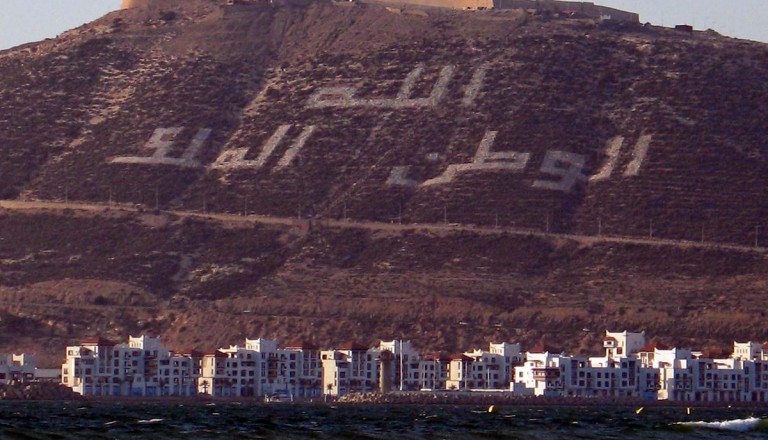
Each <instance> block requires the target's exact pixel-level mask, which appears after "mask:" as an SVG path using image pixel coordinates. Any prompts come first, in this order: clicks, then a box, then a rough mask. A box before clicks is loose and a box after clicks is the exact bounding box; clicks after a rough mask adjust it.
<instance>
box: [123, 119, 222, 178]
mask: <svg viewBox="0 0 768 440" xmlns="http://www.w3.org/2000/svg"><path fill="white" fill-rule="evenodd" d="M183 131H184V127H172V128H158V129H157V130H155V132H154V133H153V134H152V137H151V138H150V139H149V141H148V142H147V144H146V145H145V148H147V149H150V150H155V153H154V154H153V155H152V156H149V157H131V156H129V157H116V158H114V159H112V161H111V163H131V164H142V165H172V166H177V167H182V168H199V167H201V166H202V164H201V163H200V161H199V160H198V159H197V156H198V154H199V153H200V150H202V149H203V145H205V141H207V140H208V137H209V136H210V135H211V131H212V130H211V129H210V128H202V129H200V130H198V132H197V133H196V134H195V136H194V137H193V138H192V142H191V143H190V144H189V146H188V147H187V148H186V150H184V153H182V155H181V157H170V156H168V154H169V153H170V152H171V148H172V147H173V145H174V144H175V143H176V138H177V137H178V135H179V134H181V132H183Z"/></svg>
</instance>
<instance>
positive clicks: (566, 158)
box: [532, 151, 587, 192]
mask: <svg viewBox="0 0 768 440" xmlns="http://www.w3.org/2000/svg"><path fill="white" fill-rule="evenodd" d="M585 163H586V159H585V157H584V156H583V155H581V154H576V153H570V152H567V151H547V155H546V156H545V157H544V163H542V165H541V172H542V173H546V174H552V175H554V176H559V177H560V180H536V181H534V182H533V185H532V186H533V187H534V188H539V189H548V190H552V191H563V192H568V191H570V190H571V189H573V187H574V186H575V185H576V184H577V183H578V182H580V181H584V180H587V176H585V175H584V173H583V172H582V171H583V170H584V164H585ZM562 165H566V166H565V167H563V166H562Z"/></svg>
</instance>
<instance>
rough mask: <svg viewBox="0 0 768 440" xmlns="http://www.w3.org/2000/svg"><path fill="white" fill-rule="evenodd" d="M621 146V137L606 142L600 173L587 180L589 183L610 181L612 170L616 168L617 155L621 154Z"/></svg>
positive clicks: (622, 138) (622, 141) (622, 143)
mask: <svg viewBox="0 0 768 440" xmlns="http://www.w3.org/2000/svg"><path fill="white" fill-rule="evenodd" d="M623 145H624V137H623V136H617V137H615V138H613V139H611V140H609V141H608V144H607V145H606V148H605V155H606V156H607V157H606V159H605V162H604V163H603V166H602V168H600V171H599V172H598V173H597V174H594V175H593V176H592V177H590V178H589V180H590V181H591V182H598V181H601V180H607V179H610V177H611V175H612V174H613V169H614V168H616V163H617V162H618V161H619V154H620V153H621V147H622V146H623Z"/></svg>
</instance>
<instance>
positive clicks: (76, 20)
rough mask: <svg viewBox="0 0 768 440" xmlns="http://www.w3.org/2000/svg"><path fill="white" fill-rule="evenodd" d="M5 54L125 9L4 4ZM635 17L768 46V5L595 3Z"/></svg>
mask: <svg viewBox="0 0 768 440" xmlns="http://www.w3.org/2000/svg"><path fill="white" fill-rule="evenodd" d="M0 1H2V6H3V7H2V12H0V50H2V49H7V48H9V47H13V46H18V45H20V44H24V43H29V42H32V41H39V40H43V39H45V38H53V37H56V36H57V35H58V34H60V33H62V32H64V31H66V30H69V29H72V28H75V27H77V26H80V25H82V24H84V23H87V22H89V21H92V20H94V19H96V18H98V17H101V16H102V15H104V14H106V13H107V12H109V11H114V10H116V9H117V8H118V7H119V6H120V0H0ZM591 1H593V2H594V3H597V4H601V5H604V6H611V7H615V8H618V9H623V10H627V11H633V12H637V13H639V14H640V20H641V21H642V22H643V23H645V22H650V23H653V24H656V25H662V26H667V27H672V26H674V25H676V24H690V25H692V26H694V28H696V29H698V30H706V29H714V30H716V31H717V32H719V33H721V34H723V35H727V36H730V37H737V38H747V39H750V40H757V41H763V42H767V43H768V0H591Z"/></svg>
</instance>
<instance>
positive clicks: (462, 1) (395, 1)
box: [121, 0, 640, 23]
mask: <svg viewBox="0 0 768 440" xmlns="http://www.w3.org/2000/svg"><path fill="white" fill-rule="evenodd" d="M240 1H243V0H240ZM261 1H262V0H258V1H253V0H249V1H244V2H246V3H250V2H253V3H257V2H261ZM264 1H268V2H269V3H271V4H280V5H299V4H306V3H309V2H310V1H311V0H264ZM362 1H364V2H366V3H381V4H387V5H392V6H398V7H407V6H420V7H430V8H448V9H470V10H478V9H523V10H527V11H532V12H552V13H559V12H573V13H577V14H581V15H583V16H585V17H589V18H594V19H601V18H602V19H610V20H616V21H625V22H633V23H639V22H640V16H639V15H638V14H636V13H634V12H627V11H622V10H619V9H614V8H609V7H606V6H600V5H596V4H594V3H592V2H569V1H560V0H362ZM235 2H236V1H233V0H229V1H226V0H222V3H225V4H232V3H235ZM151 3H153V0H122V4H121V8H123V9H126V8H135V7H142V6H148V5H150V4H151Z"/></svg>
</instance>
